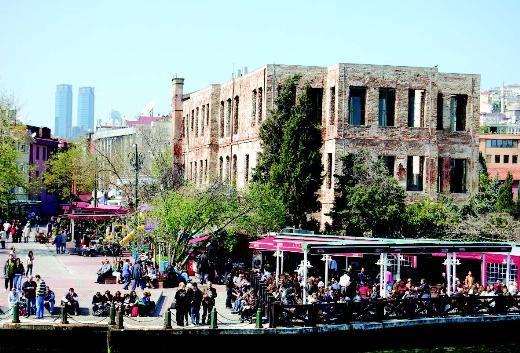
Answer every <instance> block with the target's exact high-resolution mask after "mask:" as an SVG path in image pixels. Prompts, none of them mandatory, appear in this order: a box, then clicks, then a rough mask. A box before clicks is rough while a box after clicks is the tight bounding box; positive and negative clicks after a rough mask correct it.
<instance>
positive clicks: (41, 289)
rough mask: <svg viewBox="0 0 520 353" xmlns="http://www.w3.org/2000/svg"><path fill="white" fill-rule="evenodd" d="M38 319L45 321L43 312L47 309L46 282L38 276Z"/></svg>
mask: <svg viewBox="0 0 520 353" xmlns="http://www.w3.org/2000/svg"><path fill="white" fill-rule="evenodd" d="M36 284H37V289H36V318H37V319H43V310H44V308H45V305H44V304H45V288H46V287H47V286H46V285H45V281H44V280H43V279H42V278H41V277H40V275H36Z"/></svg>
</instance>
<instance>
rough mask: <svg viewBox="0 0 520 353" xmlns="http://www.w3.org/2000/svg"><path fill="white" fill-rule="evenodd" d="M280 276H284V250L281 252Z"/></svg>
mask: <svg viewBox="0 0 520 353" xmlns="http://www.w3.org/2000/svg"><path fill="white" fill-rule="evenodd" d="M280 254H281V255H280V256H281V257H280V275H283V250H282V251H281V252H280Z"/></svg>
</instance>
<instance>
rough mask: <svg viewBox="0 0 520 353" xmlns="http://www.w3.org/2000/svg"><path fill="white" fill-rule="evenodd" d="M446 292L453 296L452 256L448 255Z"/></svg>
mask: <svg viewBox="0 0 520 353" xmlns="http://www.w3.org/2000/svg"><path fill="white" fill-rule="evenodd" d="M446 290H447V293H448V296H450V295H451V254H450V253H446Z"/></svg>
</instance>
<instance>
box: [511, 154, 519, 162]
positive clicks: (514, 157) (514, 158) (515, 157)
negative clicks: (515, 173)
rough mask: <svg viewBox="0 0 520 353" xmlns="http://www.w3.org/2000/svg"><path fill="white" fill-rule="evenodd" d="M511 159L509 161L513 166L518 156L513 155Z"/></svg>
mask: <svg viewBox="0 0 520 353" xmlns="http://www.w3.org/2000/svg"><path fill="white" fill-rule="evenodd" d="M511 159H512V160H511V163H513V164H516V163H518V155H516V154H514V155H513V157H512V158H511Z"/></svg>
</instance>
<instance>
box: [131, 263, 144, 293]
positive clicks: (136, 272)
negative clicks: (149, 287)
mask: <svg viewBox="0 0 520 353" xmlns="http://www.w3.org/2000/svg"><path fill="white" fill-rule="evenodd" d="M132 275H133V276H134V284H132V290H135V287H137V286H138V285H139V287H141V290H144V283H143V279H142V273H141V262H140V261H137V262H136V263H135V265H134V268H133V269H132Z"/></svg>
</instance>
